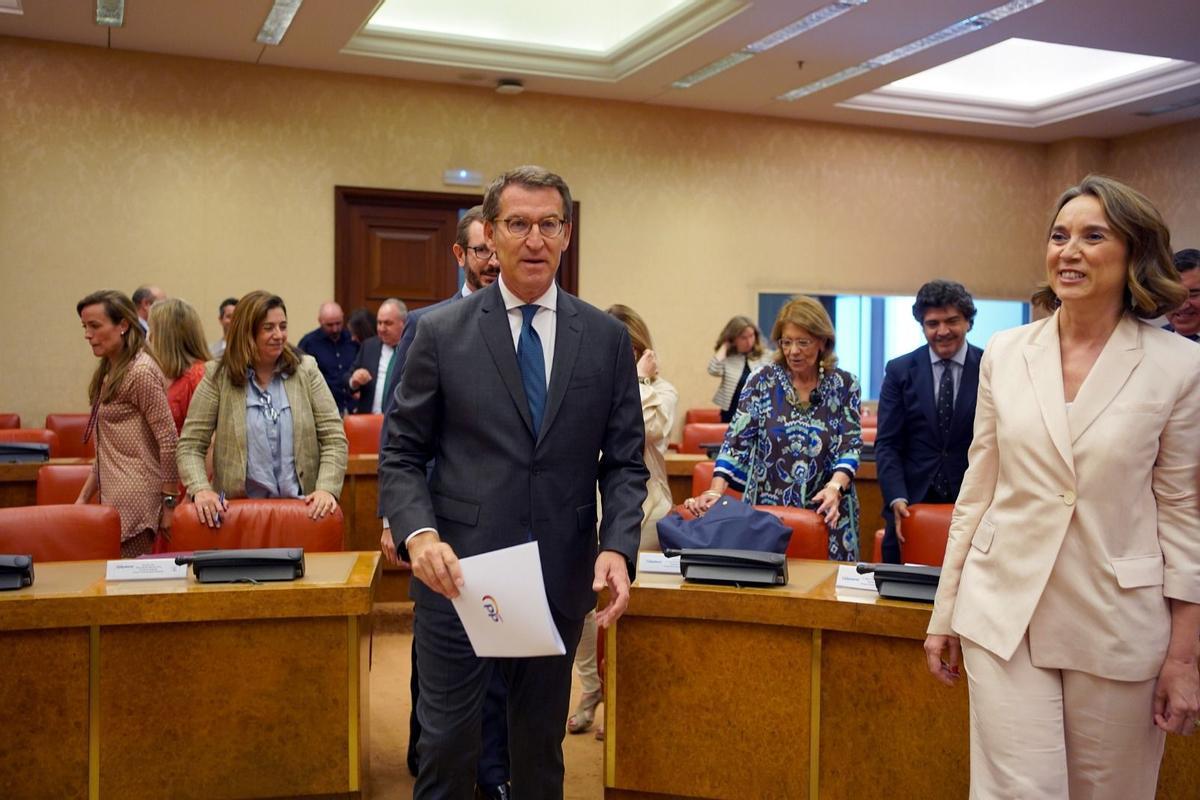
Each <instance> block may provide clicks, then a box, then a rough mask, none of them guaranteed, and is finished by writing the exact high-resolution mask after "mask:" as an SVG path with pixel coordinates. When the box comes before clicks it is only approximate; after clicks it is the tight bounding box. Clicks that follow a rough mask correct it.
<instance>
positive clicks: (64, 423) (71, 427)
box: [46, 414, 96, 458]
mask: <svg viewBox="0 0 1200 800" xmlns="http://www.w3.org/2000/svg"><path fill="white" fill-rule="evenodd" d="M89 418H90V415H89V414H47V415H46V428H47V429H48V430H52V431H54V432H55V433H57V434H58V450H59V453H58V456H59V457H60V458H95V457H96V439H95V437H92V438H91V439H89V440H88V441H87V444H84V441H83V432H84V431H85V430H87V424H88V419H89Z"/></svg>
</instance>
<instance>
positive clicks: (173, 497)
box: [162, 492, 179, 509]
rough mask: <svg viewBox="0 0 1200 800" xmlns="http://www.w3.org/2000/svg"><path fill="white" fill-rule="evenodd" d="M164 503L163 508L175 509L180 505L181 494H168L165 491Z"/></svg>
mask: <svg viewBox="0 0 1200 800" xmlns="http://www.w3.org/2000/svg"><path fill="white" fill-rule="evenodd" d="M162 504H163V508H167V509H174V508H175V506H177V505H179V495H177V494H166V493H165V492H164V493H163V496H162Z"/></svg>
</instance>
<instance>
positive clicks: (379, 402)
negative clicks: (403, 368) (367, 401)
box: [371, 342, 396, 414]
mask: <svg viewBox="0 0 1200 800" xmlns="http://www.w3.org/2000/svg"><path fill="white" fill-rule="evenodd" d="M379 344H380V348H379V364H378V366H376V367H375V395H374V397H373V398H372V399H371V413H372V414H382V413H383V393H384V391H385V390H386V389H387V379H388V372H390V369H389V368H390V367H391V366H392V354H393V353H395V352H396V348H394V347H392V346H391V345H390V344H384V343H383V342H380V343H379Z"/></svg>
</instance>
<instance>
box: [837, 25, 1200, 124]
mask: <svg viewBox="0 0 1200 800" xmlns="http://www.w3.org/2000/svg"><path fill="white" fill-rule="evenodd" d="M1196 83H1200V65H1196V64H1192V63H1190V62H1187V61H1175V60H1173V59H1169V58H1160V57H1158V56H1146V55H1139V54H1136V53H1120V52H1116V51H1112V50H1096V49H1092V48H1088V47H1075V46H1073V45H1062V44H1055V43H1051V42H1037V41H1033V40H1030V39H1007V40H1005V41H1003V42H999V43H997V44H994V45H992V46H990V47H985V48H984V49H982V50H978V51H976V52H974V53H971V54H969V55H966V56H963V57H962V58H956V59H954V60H953V61H948V62H946V63H945V64H940V65H938V66H936V67H932V68H931V69H927V70H925V71H924V72H919V73H917V74H915V75H910V76H909V77H907V78H902V79H900V80H898V81H894V82H892V83H889V84H888V85H887V86H883V87H880V88H878V89H876V90H874V91H871V92H867V93H866V94H861V95H858V96H857V97H853V98H851V99H849V100H846V101H844V102H842V103H839V104H838V105H839V106H841V107H843V108H853V109H858V110H863V111H882V112H886V113H893V114H910V115H915V116H925V117H937V118H940V119H957V120H965V121H971V122H986V123H992V124H999V125H1013V126H1019V127H1027V128H1036V127H1040V126H1042V125H1049V124H1051V123H1054V122H1061V121H1062V120H1065V119H1071V118H1073V117H1078V116H1082V115H1083V114H1090V113H1093V112H1096V111H1102V110H1104V109H1106V108H1113V107H1116V106H1120V105H1126V104H1129V103H1132V102H1136V101H1138V100H1142V99H1145V98H1147V97H1154V96H1156V95H1161V94H1163V93H1164V92H1169V91H1174V90H1176V89H1180V88H1184V87H1187V86H1191V85H1193V84H1196Z"/></svg>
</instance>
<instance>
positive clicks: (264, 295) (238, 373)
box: [217, 289, 300, 386]
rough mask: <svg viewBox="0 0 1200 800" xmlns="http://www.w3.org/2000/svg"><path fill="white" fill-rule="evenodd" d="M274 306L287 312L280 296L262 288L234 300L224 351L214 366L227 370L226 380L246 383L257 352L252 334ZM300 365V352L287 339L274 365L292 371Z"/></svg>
mask: <svg viewBox="0 0 1200 800" xmlns="http://www.w3.org/2000/svg"><path fill="white" fill-rule="evenodd" d="M273 308H282V309H283V314H284V316H285V317H286V316H287V306H285V305H284V304H283V298H281V297H280V296H279V295H276V294H271V293H270V292H266V291H263V290H262V289H259V290H257V291H254V292H250V294H248V295H246V296H245V297H243V298H242V299H240V300H238V301H237V305H236V306H235V307H234V309H233V319H232V320H231V321H230V323H229V333H228V334H226V336H225V355H224V356H223V357H222V358H221V364H220V366H218V367H217V369H218V371H220V370H225V371H226V372H227V373H228V374H229V382H230V383H232V384H233V385H234V386H245V385H246V374H247V372H248V371H249V370H250V368H251V367H253V366H254V361H255V358H256V357H257V356H258V347H257V345H256V344H255V343H254V339H255V336H257V334H258V330H259V328H261V327H262V324H263V320H264V319H266V318H267V312H269V311H270V310H271V309H273ZM299 367H300V353H299V351H297V350H296V348H294V347H292V344H291V342H288V344H287V345H285V346H284V348H283V353H282V354H281V355H280V356H279V360H278V361H277V362H276V368H277V369H279V370H280V371H281V372H287V373H292V374H294V373H295V372H296V370H297V369H298V368H299Z"/></svg>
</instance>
